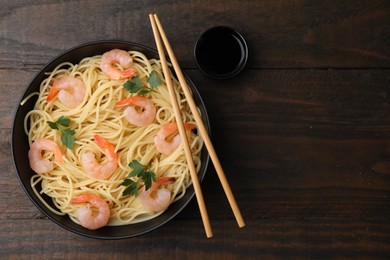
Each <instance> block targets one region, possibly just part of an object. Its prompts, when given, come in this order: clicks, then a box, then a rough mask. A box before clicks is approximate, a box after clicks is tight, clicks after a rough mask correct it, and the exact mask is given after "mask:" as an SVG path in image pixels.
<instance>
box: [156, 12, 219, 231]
mask: <svg viewBox="0 0 390 260" xmlns="http://www.w3.org/2000/svg"><path fill="white" fill-rule="evenodd" d="M149 18H150V22H151V24H152V29H153V35H154V39H155V41H156V45H157V49H158V53H159V56H160V60H161V65H162V68H163V73H164V76H165V83H166V84H167V87H168V91H169V96H170V98H171V103H172V106H173V110H174V113H175V119H176V123H177V126H178V128H179V133H180V137H181V140H182V142H183V147H184V153H185V156H186V160H187V163H188V166H189V169H190V175H191V180H192V184H193V186H194V190H195V195H196V199H197V201H198V205H199V210H200V215H201V218H202V221H203V225H204V229H205V232H206V236H207V238H210V237H212V236H213V232H212V229H211V225H210V220H209V217H208V214H207V209H206V206H205V203H204V199H203V194H202V190H201V188H200V184H199V179H198V175H197V172H196V169H195V164H194V161H193V158H192V153H191V149H190V145H189V144H188V139H187V135H186V132H185V129H184V125H183V120H182V117H181V113H180V108H179V105H178V103H177V100H176V95H175V90H174V88H173V84H172V79H171V76H170V71H169V68H168V64H167V60H166V58H165V53H164V49H163V46H162V43H161V39H160V36H159V34H158V29H157V27H156V21H155V20H154V17H153V15H151V14H150V15H149Z"/></svg>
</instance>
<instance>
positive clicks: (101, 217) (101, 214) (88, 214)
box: [71, 193, 111, 230]
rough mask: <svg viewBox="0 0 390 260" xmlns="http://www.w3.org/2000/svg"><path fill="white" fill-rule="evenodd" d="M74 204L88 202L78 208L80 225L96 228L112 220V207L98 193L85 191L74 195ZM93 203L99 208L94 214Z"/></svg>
mask: <svg viewBox="0 0 390 260" xmlns="http://www.w3.org/2000/svg"><path fill="white" fill-rule="evenodd" d="M71 203H72V204H79V203H87V204H86V205H85V206H83V207H81V208H79V209H78V210H77V218H78V219H79V221H80V225H81V226H83V227H85V228H88V229H91V230H95V229H98V228H101V227H103V226H105V225H107V223H108V221H109V220H110V215H111V213H110V207H109V206H108V204H107V202H106V201H105V200H104V199H103V198H101V197H100V196H98V195H95V194H92V193H84V194H81V195H79V196H77V197H74V198H73V199H72V201H71ZM91 205H92V206H93V207H95V208H97V210H98V211H97V213H95V214H94V212H93V210H92V209H91Z"/></svg>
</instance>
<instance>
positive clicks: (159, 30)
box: [149, 14, 245, 238]
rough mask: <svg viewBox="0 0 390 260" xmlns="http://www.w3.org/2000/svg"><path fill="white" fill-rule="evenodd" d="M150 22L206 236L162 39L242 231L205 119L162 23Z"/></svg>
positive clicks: (205, 220)
mask: <svg viewBox="0 0 390 260" xmlns="http://www.w3.org/2000/svg"><path fill="white" fill-rule="evenodd" d="M149 18H150V22H151V25H152V29H153V35H154V39H155V41H156V45H157V50H158V53H159V56H160V60H161V64H162V68H163V73H164V76H165V81H166V84H167V87H168V91H169V95H170V98H171V102H172V105H173V109H174V113H175V118H176V122H177V125H178V128H179V133H180V136H181V139H182V142H183V145H184V152H185V156H186V159H187V163H188V165H189V168H190V174H191V179H192V183H193V186H194V190H195V195H196V198H197V202H198V205H199V210H200V214H201V218H202V221H203V225H204V228H205V231H206V236H207V237H208V238H209V237H212V236H213V233H212V229H211V225H210V221H209V217H208V214H207V209H206V206H205V203H204V199H203V195H202V190H201V188H200V184H199V179H198V175H197V172H196V169H195V165H194V161H193V159H192V153H191V149H190V146H189V144H188V139H187V135H186V133H185V129H184V125H183V121H182V118H181V113H180V109H179V106H178V103H177V100H176V96H175V91H174V88H173V84H172V80H171V77H170V72H169V68H168V64H167V60H166V58H165V52H164V49H163V45H162V42H161V38H162V40H163V42H164V45H165V48H166V50H167V52H168V55H169V58H170V60H171V63H172V65H173V68H174V70H175V72H176V75H177V77H178V79H179V82H180V85H181V87H182V89H183V92H184V95H185V97H186V99H187V102H188V104H189V106H190V109H191V112H192V114H193V115H194V118H195V122H196V124H197V126H198V130H199V132H200V135H201V137H202V138H203V140H204V143H205V146H206V148H207V150H208V152H209V155H210V158H211V161H212V162H213V164H214V167H215V170H216V172H217V174H218V177H219V180H220V182H221V184H222V187H223V189H224V191H225V194H226V197H227V199H228V201H229V204H230V207H231V208H232V210H233V214H234V216H235V218H236V221H237V223H238V226H239V227H244V226H245V223H244V220H243V218H242V216H241V213H240V210H239V208H238V205H237V203H236V200H235V198H234V196H233V193H232V191H231V189H230V186H229V183H228V181H227V179H226V176H225V174H224V171H223V169H222V166H221V164H220V162H219V159H218V156H217V154H216V152H215V150H214V147H213V144H212V143H211V140H210V137H209V135H208V133H207V131H206V128H205V126H204V124H203V121H202V118H201V117H200V115H199V112H198V109H197V107H196V104H195V101H194V100H193V98H192V95H191V92H190V90H189V88H188V85H187V82H186V80H185V78H184V75H183V73H182V71H181V69H180V66H179V64H178V62H177V60H176V57H175V55H174V53H173V50H172V48H171V45H170V44H169V41H168V39H167V36H166V34H165V32H164V29H163V27H162V25H161V23H160V21H159V19H158V16H157V14H149ZM160 36H161V38H160Z"/></svg>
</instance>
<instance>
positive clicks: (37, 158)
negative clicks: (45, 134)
mask: <svg viewBox="0 0 390 260" xmlns="http://www.w3.org/2000/svg"><path fill="white" fill-rule="evenodd" d="M43 150H48V151H51V152H53V153H54V158H55V159H56V161H57V162H58V163H59V164H62V163H63V162H64V161H63V160H62V152H61V150H60V148H59V147H58V145H57V143H55V142H53V141H51V140H49V139H39V140H36V141H35V142H33V143H32V145H31V147H30V150H29V151H28V158H29V161H30V167H31V169H32V170H33V171H34V172H36V173H38V174H42V173H45V172H49V171H51V170H53V168H54V166H53V163H52V162H51V161H50V160H49V159H43V158H42V151H43Z"/></svg>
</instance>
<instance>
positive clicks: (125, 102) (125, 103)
mask: <svg viewBox="0 0 390 260" xmlns="http://www.w3.org/2000/svg"><path fill="white" fill-rule="evenodd" d="M135 98H136V97H128V98H125V99H122V100H121V101H119V102H117V103H116V104H115V106H116V107H125V106H128V105H131V104H133V102H134V101H135Z"/></svg>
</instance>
